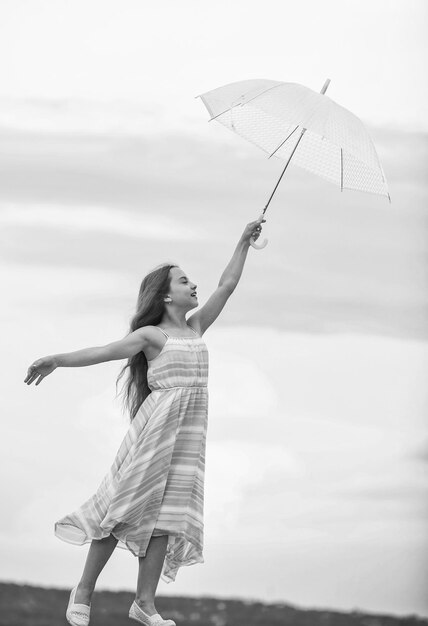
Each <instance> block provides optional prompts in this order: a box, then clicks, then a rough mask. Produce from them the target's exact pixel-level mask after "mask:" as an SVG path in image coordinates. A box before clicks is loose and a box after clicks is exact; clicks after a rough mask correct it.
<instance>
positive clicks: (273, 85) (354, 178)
mask: <svg viewBox="0 0 428 626" xmlns="http://www.w3.org/2000/svg"><path fill="white" fill-rule="evenodd" d="M329 83H330V80H329V79H327V81H326V82H325V84H324V86H323V88H322V89H321V92H320V93H317V92H316V91H313V90H312V89H309V88H308V87H305V86H303V85H299V84H298V83H284V82H280V81H275V80H259V79H255V80H243V81H239V82H235V83H229V84H228V85H224V86H223V87H218V88H217V89H213V90H212V91H207V92H206V93H204V94H201V95H200V96H197V97H198V98H201V100H202V102H203V103H204V104H205V106H206V108H207V109H208V112H209V114H210V115H211V119H210V120H209V121H211V120H217V121H218V122H220V123H221V124H223V125H224V126H226V127H227V128H229V129H230V130H232V131H234V132H235V133H237V134H238V135H241V137H244V139H247V140H248V141H251V142H252V143H254V144H255V145H256V146H259V147H260V148H261V149H262V150H264V151H265V152H266V153H267V154H268V155H269V158H270V157H272V156H275V157H279V158H281V159H285V160H286V161H287V163H286V165H285V167H284V169H283V171H282V174H281V176H280V177H279V180H278V182H277V184H276V186H275V188H274V190H273V192H272V194H271V196H270V198H269V200H268V202H267V204H266V206H265V208H264V209H263V213H262V214H261V215H262V216H264V213H265V211H266V209H267V207H268V206H269V203H270V201H271V199H272V196H273V194H274V193H275V191H276V188H277V187H278V185H279V182H280V180H281V178H282V176H283V175H284V172H285V170H286V169H287V166H288V164H289V162H290V160H291V158H292V157H293V156H294V158H293V164H295V165H298V166H299V167H302V168H304V169H306V170H309V171H310V172H313V173H314V174H318V176H321V177H322V178H325V179H326V180H329V181H330V182H332V183H335V184H337V185H338V186H340V189H341V191H343V189H357V190H360V191H367V192H370V193H376V194H380V195H385V196H388V198H389V201H390V202H391V198H390V195H389V192H388V187H387V183H386V178H385V174H384V172H383V169H382V166H381V164H380V161H379V157H378V155H377V153H376V149H375V147H374V145H373V142H372V140H371V138H370V136H369V134H368V133H367V130H366V129H365V127H364V125H363V123H362V122H361V120H360V119H359V118H358V117H356V116H355V115H354V114H353V113H351V112H350V111H348V110H347V109H345V108H344V107H342V106H340V105H339V104H337V103H336V102H334V100H331V99H330V98H329V97H328V96H326V95H325V91H326V89H327V87H328V85H329ZM297 148H298V149H297ZM250 243H251V245H252V246H253V247H254V248H257V249H260V248H264V247H265V245H266V244H267V239H265V240H264V242H263V243H262V244H261V245H257V244H255V243H254V241H253V240H250Z"/></svg>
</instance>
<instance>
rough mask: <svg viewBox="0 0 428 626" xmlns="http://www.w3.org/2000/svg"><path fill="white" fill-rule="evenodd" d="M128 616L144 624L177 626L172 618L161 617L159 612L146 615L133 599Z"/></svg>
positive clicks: (147, 625)
mask: <svg viewBox="0 0 428 626" xmlns="http://www.w3.org/2000/svg"><path fill="white" fill-rule="evenodd" d="M129 617H130V618H131V619H135V620H136V621H137V622H140V624H144V626H177V624H176V623H175V622H174V620H172V619H163V617H161V616H160V615H159V613H155V614H154V615H147V613H144V611H143V609H142V608H141V607H140V606H138V604H137V603H136V602H135V600H134V602H133V603H132V606H131V608H130V609H129Z"/></svg>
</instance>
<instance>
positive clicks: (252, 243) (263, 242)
mask: <svg viewBox="0 0 428 626" xmlns="http://www.w3.org/2000/svg"><path fill="white" fill-rule="evenodd" d="M268 241H269V239H263V241H262V243H261V244H260V245H259V244H257V243H254V239H250V245H251V246H253V248H255V249H256V250H261V249H262V248H265V247H266V246H267V242H268Z"/></svg>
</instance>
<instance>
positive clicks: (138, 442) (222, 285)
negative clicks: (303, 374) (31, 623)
mask: <svg viewBox="0 0 428 626" xmlns="http://www.w3.org/2000/svg"><path fill="white" fill-rule="evenodd" d="M265 221H266V220H264V219H263V218H262V216H260V217H259V219H258V220H255V221H253V222H250V223H249V224H247V226H246V228H245V230H244V232H243V234H242V236H241V238H240V240H239V242H238V245H237V246H236V249H235V252H234V254H233V257H232V259H231V261H230V263H229V264H228V266H227V267H226V269H225V270H224V272H223V274H222V276H221V278H220V282H219V285H218V287H217V289H216V291H215V292H214V293H213V294H212V295H211V297H210V298H209V299H208V301H207V302H206V304H205V305H204V306H203V307H202V308H201V309H200V310H199V311H197V312H196V313H194V314H193V315H192V316H191V317H190V318H189V320H186V317H185V316H186V313H187V312H188V311H190V310H191V309H194V308H196V307H197V306H198V300H197V295H196V285H195V283H193V282H192V281H191V280H190V279H189V278H188V277H187V276H186V274H185V272H184V271H183V270H182V269H181V268H180V267H178V266H177V265H172V264H163V265H161V266H159V267H157V268H156V269H154V270H153V271H151V272H150V273H149V274H147V276H145V278H144V279H143V281H142V283H141V287H140V292H139V296H138V302H137V311H136V313H135V315H134V317H133V318H132V321H131V325H130V326H131V327H130V331H129V333H128V334H127V336H126V337H125V338H124V339H121V340H119V341H115V342H113V343H110V344H107V345H105V346H102V347H93V348H84V349H83V350H78V351H76V352H68V353H65V354H54V355H51V356H46V357H42V358H40V359H37V360H36V361H34V363H33V364H32V365H30V367H29V368H28V372H27V377H26V378H25V380H24V382H25V383H27V385H31V383H32V382H34V381H36V385H39V384H40V382H41V381H42V380H43V379H44V378H45V377H46V376H48V375H49V374H51V373H52V372H53V371H54V370H55V369H56V368H57V367H82V366H85V365H94V364H96V363H102V362H104V361H111V360H114V359H125V358H127V359H128V362H127V364H126V365H125V366H124V368H123V369H122V370H121V372H120V374H119V376H118V380H119V379H120V377H121V376H122V375H123V373H124V372H125V370H126V368H129V372H128V380H127V384H126V404H127V407H128V409H129V413H130V418H131V424H130V427H129V429H128V431H127V433H126V435H125V438H124V439H123V441H122V443H121V445H120V448H119V450H118V452H117V455H116V458H115V460H114V462H113V465H112V466H111V468H110V471H109V472H108V474H106V476H105V477H104V479H103V480H102V482H101V485H100V486H99V488H98V490H97V492H96V493H95V494H94V495H93V496H92V497H91V498H90V499H89V500H87V501H86V502H85V503H84V504H83V505H82V506H81V507H80V508H79V509H77V510H76V511H74V512H73V513H71V514H69V515H66V516H65V517H63V518H62V519H60V520H59V521H57V522H56V524H55V534H56V536H57V537H59V538H60V539H62V540H64V541H67V542H69V543H74V544H78V545H82V544H84V543H89V542H90V543H91V545H90V548H89V551H88V555H87V559H86V563H85V567H84V570H83V574H82V577H81V579H80V581H79V583H78V584H77V585H76V586H75V587H74V588H73V589H72V591H71V593H70V599H69V603H68V607H67V611H66V617H67V620H68V622H69V623H70V624H72V625H74V626H87V625H88V624H89V617H90V606H91V597H92V594H93V592H94V588H95V584H96V581H97V578H98V576H99V574H100V573H101V571H102V569H103V568H104V566H105V564H106V563H107V561H108V559H109V558H110V556H111V554H112V553H113V550H114V549H115V547H116V545H118V546H119V547H120V548H125V549H128V550H130V552H132V554H134V555H135V556H138V557H139V572H138V580H137V592H136V597H135V600H134V602H133V604H132V606H131V608H130V610H129V617H131V618H132V619H134V620H136V621H138V622H140V623H141V624H145V625H146V626H176V624H175V622H174V621H173V620H171V619H167V620H164V619H163V618H162V617H161V616H160V615H159V613H158V612H157V610H156V607H155V604H154V602H155V593H156V588H157V585H158V582H159V577H160V575H161V573H162V579H163V580H164V581H165V582H167V583H169V582H172V581H174V580H175V577H176V574H177V571H178V569H179V568H180V567H182V566H184V565H193V564H195V563H203V562H204V559H203V555H202V554H203V500H204V471H205V442H206V432H207V415H208V389H207V379H208V350H207V347H206V344H205V342H204V340H203V339H202V335H203V334H204V333H205V331H206V330H207V328H208V327H209V326H211V324H212V323H213V322H214V321H215V320H216V319H217V317H218V315H219V314H220V312H221V311H222V309H223V307H224V305H225V304H226V302H227V300H228V298H229V297H230V295H231V294H232V292H233V291H234V289H235V287H236V286H237V284H238V282H239V279H240V277H241V274H242V270H243V267H244V263H245V260H246V257H247V252H248V248H249V246H250V238H253V240H256V239H257V238H258V237H259V236H260V231H261V225H260V224H261V222H265ZM165 338H166V339H165Z"/></svg>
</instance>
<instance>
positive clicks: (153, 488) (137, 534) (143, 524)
mask: <svg viewBox="0 0 428 626" xmlns="http://www.w3.org/2000/svg"><path fill="white" fill-rule="evenodd" d="M157 328H159V327H158V326H157ZM189 328H191V326H189ZM159 330H160V331H162V332H163V334H164V335H165V336H166V338H167V339H166V342H165V344H164V346H163V348H162V350H161V352H160V353H159V354H158V356H156V357H155V358H154V359H151V360H150V361H148V371H147V382H148V385H149V388H150V389H151V393H150V394H149V395H148V396H147V398H146V399H145V400H144V402H143V403H142V405H141V407H140V408H139V410H138V412H137V414H136V416H135V417H134V419H133V420H132V422H131V424H130V427H129V429H128V431H127V433H126V435H125V437H124V439H123V441H122V443H121V445H120V447H119V450H118V452H117V454H116V458H115V460H114V463H113V465H112V466H111V468H110V471H109V472H108V474H106V476H105V477H104V479H103V480H102V482H101V484H100V486H99V488H98V490H97V491H96V493H95V494H94V495H93V496H92V497H91V498H89V500H87V501H86V502H85V503H84V504H83V505H82V506H81V507H80V508H79V509H77V510H76V511H74V512H73V513H71V514H70V515H67V516H65V517H63V518H62V519H60V520H59V521H58V522H56V523H55V535H56V536H57V537H59V538H60V539H62V540H63V541H67V542H69V543H73V544H78V545H82V544H85V543H88V542H90V541H92V539H102V538H104V537H107V536H108V535H110V534H113V535H114V536H115V537H116V538H117V539H118V544H117V547H120V548H125V549H128V550H130V551H131V552H132V554H134V555H135V556H145V554H146V550H147V547H148V543H149V541H150V538H151V536H152V535H153V536H160V535H168V547H167V551H166V555H165V559H164V563H163V568H162V572H161V578H162V580H164V581H165V582H166V583H170V582H173V581H174V580H175V577H176V574H177V571H178V569H179V568H180V567H182V566H183V565H193V564H195V563H204V558H203V539H204V525H203V507H204V476H205V446H206V434H207V425H208V422H207V419H208V387H207V382H208V350H207V347H206V344H205V342H204V340H203V339H202V337H201V336H200V335H199V334H198V333H197V332H196V330H194V329H193V328H191V330H192V331H193V332H194V333H195V335H194V336H192V337H171V336H169V335H167V333H166V332H165V331H164V330H163V329H161V328H159Z"/></svg>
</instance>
